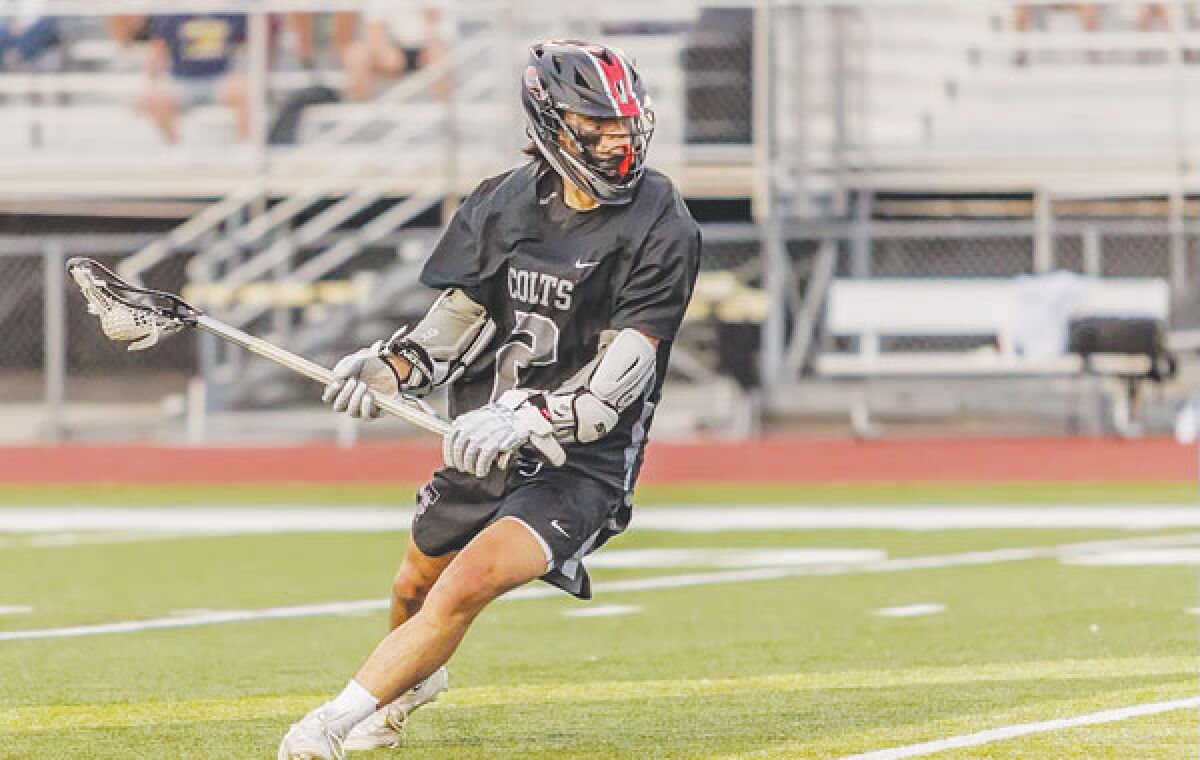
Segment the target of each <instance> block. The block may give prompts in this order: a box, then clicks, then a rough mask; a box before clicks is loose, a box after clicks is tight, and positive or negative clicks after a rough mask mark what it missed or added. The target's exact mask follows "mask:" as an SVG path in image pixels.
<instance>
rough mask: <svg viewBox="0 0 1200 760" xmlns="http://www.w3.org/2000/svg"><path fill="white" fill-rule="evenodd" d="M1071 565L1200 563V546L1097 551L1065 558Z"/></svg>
mask: <svg viewBox="0 0 1200 760" xmlns="http://www.w3.org/2000/svg"><path fill="white" fill-rule="evenodd" d="M1064 562H1066V563H1067V564H1071V565H1095V566H1104V565H1108V566H1118V567H1139V566H1145V565H1200V548H1195V547H1189V548H1177V547H1170V548H1163V549H1126V550H1124V551H1111V552H1097V553H1095V554H1085V555H1081V556H1078V557H1071V558H1069V559H1067V560H1064Z"/></svg>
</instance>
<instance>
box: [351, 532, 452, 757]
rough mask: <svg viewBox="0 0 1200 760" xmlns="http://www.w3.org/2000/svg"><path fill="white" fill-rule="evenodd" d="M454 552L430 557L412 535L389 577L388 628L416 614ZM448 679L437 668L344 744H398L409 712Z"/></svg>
mask: <svg viewBox="0 0 1200 760" xmlns="http://www.w3.org/2000/svg"><path fill="white" fill-rule="evenodd" d="M456 554H457V552H451V553H449V554H445V555H443V556H441V557H430V556H429V555H427V554H425V553H424V552H422V551H421V550H420V549H419V548H417V545H416V543H414V542H413V540H412V538H409V539H408V548H407V549H406V551H405V553H404V561H403V562H402V563H401V564H400V569H399V570H397V571H396V576H395V578H394V579H393V580H392V597H391V603H390V604H389V606H388V607H389V608H388V630H389V631H392V630H395V629H396V628H399V627H400V626H401V625H403V624H404V623H405V621H407V620H408V619H409V618H411V617H412V616H413V615H416V614H417V611H418V610H420V609H421V605H422V604H424V603H425V597H426V596H427V595H428V594H429V591H430V589H431V588H433V584H434V583H436V582H437V579H438V578H439V577H440V576H441V574H442V571H443V570H445V569H446V566H447V565H449V564H450V562H451V560H453V559H454V557H455V555H456ZM449 681H450V677H449V675H448V674H447V673H446V669H445V668H438V669H437V670H435V671H434V672H433V675H431V676H429V677H428V678H426V679H425V680H424V681H421V682H420V683H418V684H417V685H416V686H414V687H413V688H411V689H409V690H408V691H406V692H404V693H403V694H401V695H400V696H399V697H397V698H396V699H394V700H392V701H391V702H388V703H386V704H384V705H383V707H380V708H379V709H378V710H376V711H375V712H374V713H372V714H371V715H369V716H367V718H365V719H364V720H362V721H360V722H359V723H358V725H356V726H355V727H354V728H353V729H351V731H350V733H348V734H347V735H346V742H345V748H346V749H347V750H372V749H379V748H380V747H395V746H397V745H399V744H400V742H401V741H403V739H404V725H405V723H406V722H407V721H408V716H409V715H411V714H412V713H413V711H414V710H416V709H417V708H418V707H421V706H422V705H425V704H428V703H429V702H432V701H434V700H435V699H437V696H438V694H440V693H441V692H443V691H445V690H446V688H447V687H448V686H449Z"/></svg>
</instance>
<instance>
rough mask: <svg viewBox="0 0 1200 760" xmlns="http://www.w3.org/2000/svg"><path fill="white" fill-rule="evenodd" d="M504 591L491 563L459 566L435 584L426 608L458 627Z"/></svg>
mask: <svg viewBox="0 0 1200 760" xmlns="http://www.w3.org/2000/svg"><path fill="white" fill-rule="evenodd" d="M504 590H505V589H504V587H503V586H502V585H501V583H500V576H499V573H498V571H497V568H496V566H495V564H494V563H490V562H461V563H457V564H456V565H454V566H452V567H451V568H450V570H448V571H447V572H446V573H445V574H444V575H443V576H442V578H441V579H439V580H438V582H437V584H436V585H435V586H434V588H433V589H432V590H431V592H430V594H429V601H428V602H427V604H426V607H425V608H427V609H429V610H430V611H431V612H432V613H433V614H434V615H436V616H437V617H438V618H440V619H442V620H443V621H444V622H446V623H447V624H449V625H452V626H453V625H458V624H460V623H463V622H469V621H470V619H471V618H473V617H474V616H475V615H477V614H478V613H479V611H480V610H481V609H483V607H484V605H486V604H487V603H488V602H490V601H492V600H493V599H495V598H496V597H497V596H499V595H500V594H502V593H503V592H504Z"/></svg>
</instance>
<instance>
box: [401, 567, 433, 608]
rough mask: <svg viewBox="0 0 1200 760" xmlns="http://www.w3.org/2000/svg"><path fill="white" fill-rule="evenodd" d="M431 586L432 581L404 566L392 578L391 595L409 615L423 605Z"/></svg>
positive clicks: (413, 569)
mask: <svg viewBox="0 0 1200 760" xmlns="http://www.w3.org/2000/svg"><path fill="white" fill-rule="evenodd" d="M432 585H433V582H432V580H430V579H429V578H426V577H425V576H424V575H422V574H421V573H420V572H418V571H417V570H416V569H415V568H413V567H411V566H409V565H404V566H402V567H401V568H400V569H399V570H397V571H396V575H395V577H394V578H392V595H393V596H394V597H395V598H396V599H397V600H398V601H399V602H400V603H401V604H403V605H404V607H405V608H406V609H407V610H409V612H410V614H411V613H412V612H414V611H416V610H417V609H419V608H420V606H421V604H422V603H424V601H425V597H426V596H427V595H428V594H429V589H430V587H431V586H432Z"/></svg>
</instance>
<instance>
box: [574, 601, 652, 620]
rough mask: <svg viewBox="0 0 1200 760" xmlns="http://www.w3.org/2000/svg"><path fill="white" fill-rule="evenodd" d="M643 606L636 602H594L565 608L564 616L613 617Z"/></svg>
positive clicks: (637, 609)
mask: <svg viewBox="0 0 1200 760" xmlns="http://www.w3.org/2000/svg"><path fill="white" fill-rule="evenodd" d="M641 609H642V608H641V607H639V606H638V605H636V604H593V605H589V606H587V607H576V608H573V609H569V610H565V611H564V612H563V617H569V618H594V617H613V616H615V615H629V614H631V613H634V612H640V611H641Z"/></svg>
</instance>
